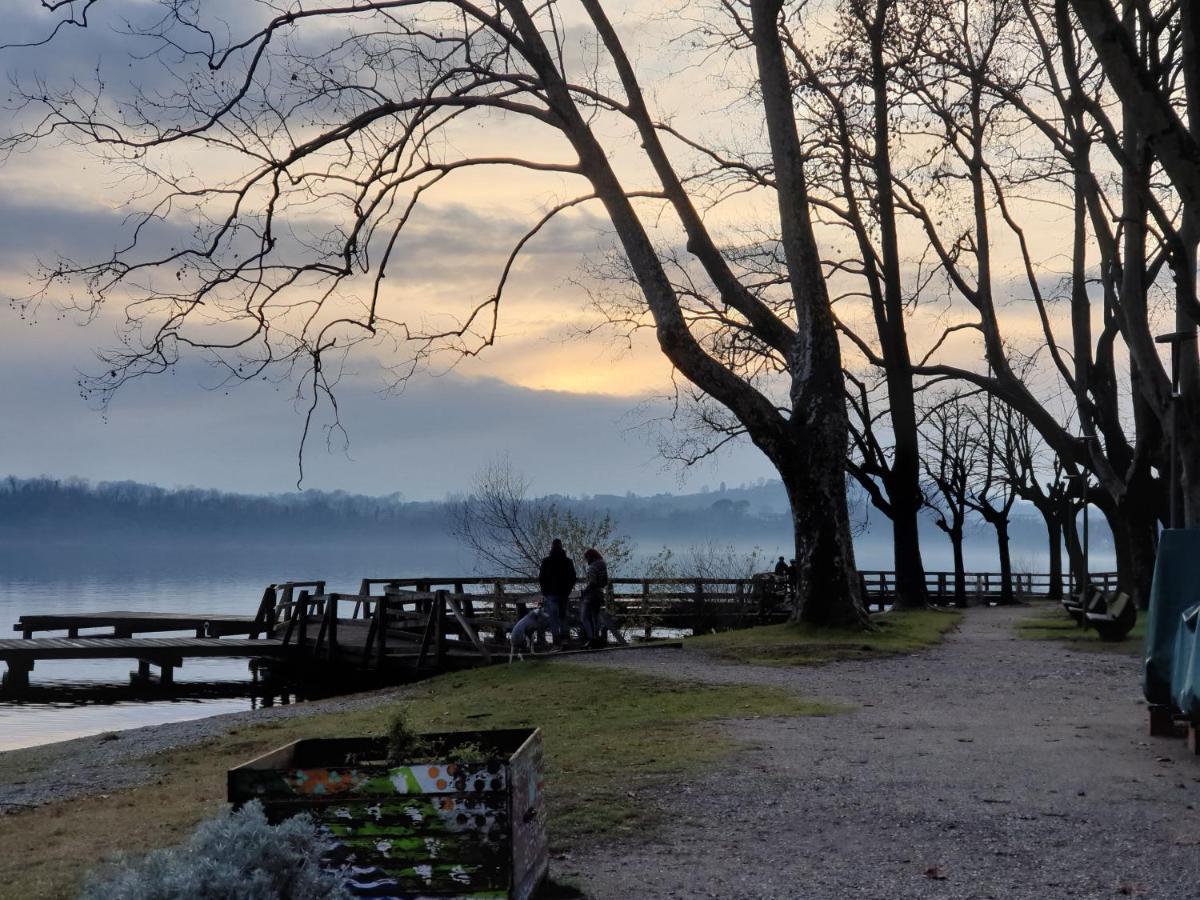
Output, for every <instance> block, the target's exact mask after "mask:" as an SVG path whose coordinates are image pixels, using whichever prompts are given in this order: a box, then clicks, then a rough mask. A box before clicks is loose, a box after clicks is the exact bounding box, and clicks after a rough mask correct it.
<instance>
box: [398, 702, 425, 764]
mask: <svg viewBox="0 0 1200 900" xmlns="http://www.w3.org/2000/svg"><path fill="white" fill-rule="evenodd" d="M432 749H433V748H431V747H430V746H429V742H428V741H426V740H425V739H424V738H423V737H421V735H419V734H417V732H416V730H415V729H414V728H413V727H412V723H411V722H410V721H409V719H408V713H407V712H406V711H405V710H403V709H401V710H398V711H397V712H396V714H395V715H394V716H392V719H391V721H390V722H389V723H388V747H387V762H388V765H389V766H398V765H400V764H401V763H404V762H408V761H410V760H414V759H420V758H422V757H424V756H428V755H429V753H430V751H431V750H432Z"/></svg>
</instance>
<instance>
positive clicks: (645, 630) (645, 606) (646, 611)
mask: <svg viewBox="0 0 1200 900" xmlns="http://www.w3.org/2000/svg"><path fill="white" fill-rule="evenodd" d="M650 632H651V628H650V582H649V581H647V580H646V579H644V578H643V579H642V639H643V640H647V641H648V640H650Z"/></svg>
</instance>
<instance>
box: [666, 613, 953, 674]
mask: <svg viewBox="0 0 1200 900" xmlns="http://www.w3.org/2000/svg"><path fill="white" fill-rule="evenodd" d="M961 619H962V614H961V613H959V612H955V611H953V610H938V609H922V610H904V611H893V612H887V613H880V614H878V615H875V616H872V617H871V622H872V624H873V625H874V626H875V627H874V629H873V630H871V631H854V630H851V629H845V628H817V627H815V626H813V625H805V624H800V625H763V626H760V627H758V628H743V629H739V630H736V631H723V632H719V633H717V634H706V635H701V636H699V637H694V638H688V640H687V646H688V647H692V648H696V649H699V650H703V651H705V652H706V653H710V654H712V655H714V656H716V657H717V658H719V659H724V660H729V661H733V662H741V663H752V664H754V665H760V666H807V665H814V664H818V663H825V662H831V661H833V660H837V659H873V658H876V657H882V656H895V655H897V654H901V653H915V652H917V651H919V650H924V649H926V648H927V647H932V646H934V645H935V644H939V643H941V641H942V638H943V637H944V636H945V634H946V633H947V632H949V631H952V630H954V629H955V628H956V627H957V626H958V623H959V622H960V621H961Z"/></svg>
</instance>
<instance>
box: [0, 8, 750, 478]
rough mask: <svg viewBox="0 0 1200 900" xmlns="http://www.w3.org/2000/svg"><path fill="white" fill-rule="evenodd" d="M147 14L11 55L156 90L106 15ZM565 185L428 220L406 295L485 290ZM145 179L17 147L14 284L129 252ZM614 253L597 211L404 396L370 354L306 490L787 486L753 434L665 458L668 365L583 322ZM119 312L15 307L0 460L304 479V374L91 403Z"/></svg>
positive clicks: (8, 254) (491, 188)
mask: <svg viewBox="0 0 1200 900" xmlns="http://www.w3.org/2000/svg"><path fill="white" fill-rule="evenodd" d="M140 6H141V10H139V4H137V3H134V2H132V0H128V2H127V0H120V2H118V0H113V2H110V3H108V4H106V5H105V7H99V8H97V10H96V13H95V14H94V19H95V21H94V23H93V25H94V27H92V28H91V29H89V31H88V32H87V33H82V32H78V31H69V32H64V33H62V34H60V35H59V39H58V40H59V44H57V45H56V47H57V50H58V52H54V53H48V52H46V51H45V49H44V48H34V49H25V50H22V49H10V50H7V51H5V52H3V54H0V65H2V66H3V68H4V70H5V74H6V75H7V76H8V77H9V78H10V79H17V80H24V81H26V82H28V80H29V79H30V78H33V77H44V78H47V79H49V81H50V82H51V83H54V81H55V79H59V80H61V79H63V78H65V77H79V78H81V79H83V80H86V79H87V77H88V75H89V74H90V70H91V68H92V67H93V66H95V65H97V64H99V65H100V66H102V67H103V68H102V70H103V71H105V72H106V73H107V72H112V71H115V72H116V73H117V74H116V76H115V77H112V76H106V77H107V78H108V86H109V90H110V91H113V92H115V94H117V95H118V96H119V95H121V94H122V93H123V92H128V91H129V90H131V85H133V84H136V85H137V86H138V87H140V88H142V89H144V90H153V89H155V88H156V87H159V86H161V85H163V84H164V81H163V79H164V78H165V77H166V76H164V73H163V72H162V71H161V70H159V69H156V68H155V67H153V66H152V65H150V64H149V63H146V62H139V61H136V60H132V61H127V59H128V56H127V53H126V51H125V48H126V46H127V45H126V44H125V43H124V39H123V38H122V37H121V36H120V35H119V34H118V33H117V32H116V30H115V27H116V25H117V23H118V19H117V17H115V16H112V15H110V16H108V17H102V16H101V12H102V11H103V10H105V9H108V10H110V11H114V12H115V11H124V12H129V13H132V14H134V15H136V14H138V12H139V11H142V10H144V9H145V8H147V7H146V5H145V4H140ZM212 6H213V8H217V7H223V9H224V11H223V13H222V15H224V16H225V17H227V18H228V20H229V21H230V22H231V23H233V24H234V25H236V24H237V23H238V20H239V17H243V16H250V15H253V14H254V13H253V12H252V8H251V7H250V5H238V4H229V3H226V4H213V5H212ZM39 16H40V14H39V13H38V12H37V11H35V10H33V9H32V8H25V9H21V10H19V11H18V10H15V9H14V7H13V6H7V5H6V8H5V10H4V11H3V12H0V17H2V18H4V19H7V20H8V21H7V23H5V24H6V27H4V28H0V31H3V32H5V33H6V34H15V35H18V36H21V37H32V36H36V35H38V34H40V33H42V32H41V26H40V24H39ZM44 18H45V17H44V16H41V19H40V20H41V21H44ZM114 60H117V61H120V64H119V65H117V64H115V63H114ZM97 61H99V63H97ZM123 69H127V70H128V71H125V72H123V71H122V70H123ZM14 121H15V118H14ZM518 138H519V136H518ZM192 163H194V161H189V162H187V163H186V164H192ZM184 164H185V162H183V161H181V162H180V165H184ZM559 189H560V185H559V184H558V183H556V182H555V181H554V180H551V181H550V183H548V184H547V183H546V182H545V181H544V180H543V181H539V182H537V183H536V184H534V183H533V182H531V181H528V180H523V179H521V178H519V177H518V178H513V177H510V176H508V175H505V176H504V177H503V178H500V179H497V178H494V177H490V178H484V179H480V178H474V177H471V178H468V179H465V180H464V182H463V183H462V184H460V185H458V186H456V187H455V188H454V189H453V190H452V191H450V192H448V193H446V194H444V195H441V196H439V197H438V199H437V200H436V202H433V203H431V204H430V206H429V207H428V209H427V210H423V211H422V213H421V215H420V216H419V217H418V219H417V220H416V221H415V223H414V226H415V227H414V228H413V229H412V234H411V236H410V237H409V239H408V240H407V241H406V242H405V243H404V245H403V246H402V248H401V251H400V254H399V255H398V257H397V265H396V266H395V271H396V273H397V274H398V275H399V278H398V279H397V281H398V283H399V284H400V285H401V288H400V290H402V291H403V292H405V293H406V294H407V295H414V296H416V297H418V298H419V299H418V300H417V301H416V302H419V303H423V304H427V305H428V306H429V307H431V308H434V309H439V308H441V307H443V306H446V305H448V304H449V303H450V302H451V301H453V302H455V303H458V302H459V301H460V300H462V299H463V298H466V299H468V300H469V299H473V298H475V297H478V296H479V295H480V294H482V293H483V292H485V291H487V290H489V289H490V288H491V286H492V284H493V283H494V279H495V276H496V273H497V271H498V265H497V263H498V261H500V260H501V259H502V255H501V254H502V253H503V252H506V251H507V248H508V247H509V246H511V245H512V243H513V241H514V240H515V239H516V238H517V237H519V235H520V234H521V233H522V232H523V230H524V228H525V227H526V226H527V225H528V223H529V221H530V219H529V211H530V209H536V208H538V207H540V206H544V205H545V203H547V202H548V198H551V197H552V196H554V195H555V192H556V191H557V190H559ZM135 190H136V186H134V185H131V184H130V183H128V182H122V181H121V180H120V178H119V173H117V172H115V171H113V170H112V169H111V167H105V166H103V165H100V164H99V163H98V162H97V161H96V160H95V159H94V158H90V157H89V156H88V154H86V153H83V152H80V151H79V150H78V149H77V148H62V147H52V146H49V145H44V146H42V147H41V148H39V149H38V150H37V151H36V152H33V153H18V154H16V155H13V156H10V157H9V158H8V159H7V160H6V162H5V164H4V165H3V166H0V283H2V284H3V285H4V288H5V292H6V293H8V294H9V296H15V297H22V296H25V295H27V294H28V293H29V292H30V290H31V289H32V288H33V286H35V284H36V277H37V270H38V266H39V265H40V264H41V263H44V262H52V261H53V260H54V259H55V258H56V257H57V256H58V255H60V254H61V255H62V256H65V257H69V258H72V259H76V260H79V259H95V258H97V257H99V256H103V255H105V254H107V253H108V252H110V251H111V249H112V247H113V246H114V245H115V244H116V243H117V241H118V240H120V238H121V235H123V234H126V233H127V232H128V224H127V222H126V218H125V217H126V216H127V214H128V213H129V212H130V211H132V210H133V209H136V204H135V205H134V206H132V207H131V206H127V205H125V200H127V199H128V197H129V195H130V194H131V193H133V192H134V191H135ZM481 235H483V236H485V239H484V240H483V241H482V242H481V241H480V236H481ZM171 236H172V235H171V234H169V233H168V234H165V235H164V234H162V233H160V234H159V235H158V237H156V239H160V240H163V241H165V240H166V239H167V238H168V237H171ZM610 243H611V237H610V236H609V234H608V233H607V231H606V229H605V224H604V221H603V220H602V219H601V218H599V217H597V215H596V214H595V212H594V211H589V210H581V211H580V212H578V213H575V214H571V215H568V216H565V217H564V218H563V220H561V221H560V222H558V223H556V224H554V225H553V226H551V227H550V228H548V229H547V230H546V232H545V233H544V234H543V235H541V236H539V238H538V239H536V240H535V241H534V242H533V243H531V245H530V246H529V250H528V252H527V254H526V255H525V256H524V257H523V258H522V259H521V260H520V262H519V264H518V266H517V268H516V270H515V272H514V276H513V278H512V280H511V284H510V288H509V296H510V298H511V300H510V301H509V302H508V304H507V305H506V307H505V309H504V314H503V317H502V319H501V321H500V324H499V331H498V341H497V343H496V346H494V347H493V348H490V349H489V350H488V351H487V352H485V353H483V354H481V355H480V356H479V357H476V358H469V359H465V360H462V361H461V362H459V363H458V364H457V365H455V366H453V367H451V366H450V365H448V364H447V361H446V360H439V361H437V362H436V363H435V365H434V366H433V367H432V368H431V370H429V371H426V372H422V373H420V374H418V375H417V376H415V377H414V378H413V379H412V380H411V382H410V383H409V384H408V385H407V386H406V388H405V390H404V391H403V392H401V393H397V392H391V391H388V390H387V388H388V387H389V378H388V373H387V371H386V370H385V368H384V367H385V366H386V365H387V364H388V363H389V362H390V361H391V360H390V359H389V356H388V353H387V349H386V348H384V349H382V350H375V349H374V348H372V351H371V352H370V353H367V354H364V355H362V356H360V357H357V358H355V359H353V360H352V362H351V365H350V367H349V371H348V373H347V375H346V376H345V377H344V378H343V380H342V383H341V384H340V385H339V387H338V391H337V397H338V401H339V404H340V421H341V423H342V424H343V425H344V427H345V429H346V436H345V437H344V438H343V437H342V436H341V435H339V434H334V435H332V438H333V439H332V440H331V441H329V442H328V443H327V442H326V437H327V436H329V435H327V434H326V432H325V431H324V430H323V428H322V427H321V426H322V425H323V424H328V422H329V418H328V414H327V412H326V413H325V414H324V418H320V419H319V421H318V427H317V428H316V430H315V434H314V435H313V436H312V438H310V440H309V442H308V444H307V449H306V452H305V454H304V475H305V477H304V481H303V485H304V486H305V487H312V488H320V489H326V490H331V489H345V490H350V491H355V492H362V493H371V494H387V493H392V492H395V491H398V492H400V493H402V494H404V495H405V496H406V497H408V498H410V499H439V498H441V497H443V496H445V495H446V494H448V493H453V492H456V491H462V490H464V489H465V488H466V486H467V485H468V483H469V480H470V478H471V476H472V475H473V473H475V472H476V471H478V470H479V469H481V468H483V467H484V466H485V465H487V464H488V463H489V462H490V461H491V460H493V459H495V458H497V457H498V456H500V455H507V456H508V457H509V458H510V459H511V460H512V461H513V465H514V467H515V468H517V469H518V470H520V471H522V472H524V473H525V474H526V475H527V476H528V477H529V479H530V481H531V483H532V486H533V489H534V490H535V491H537V492H539V493H541V492H545V493H570V494H591V493H625V492H626V491H632V492H634V493H654V492H657V491H662V490H668V491H670V490H681V489H689V490H690V489H698V488H701V487H703V486H705V485H709V484H712V485H716V484H718V483H719V482H721V481H726V482H728V483H730V484H738V483H742V482H745V481H753V480H755V479H757V478H760V477H764V476H767V477H769V476H770V475H771V468H770V466H769V465H768V464H767V463H766V462H765V460H764V459H763V458H762V457H761V455H760V454H759V453H758V452H757V451H756V450H755V449H754V448H753V447H751V446H748V445H745V444H741V445H736V446H734V447H732V448H730V449H729V450H728V451H726V452H724V453H722V454H721V455H720V456H719V457H716V458H714V460H712V461H709V462H708V463H706V464H704V465H701V466H698V467H696V468H695V469H684V468H683V467H681V466H679V465H676V464H668V463H666V462H664V460H663V458H662V456H661V455H660V453H659V452H658V444H659V441H660V439H661V437H662V436H663V434H664V426H663V425H662V424H661V422H660V421H659V420H661V419H662V418H663V417H664V416H665V415H667V414H668V413H669V410H670V407H669V406H667V405H664V403H663V402H662V398H664V397H665V396H666V395H668V394H669V393H670V389H671V370H670V367H669V366H668V365H667V364H666V362H665V360H664V359H663V358H662V357H661V355H659V354H658V352H657V351H656V349H655V348H654V347H653V346H652V344H651V343H650V341H649V340H648V339H646V337H645V336H641V337H638V338H636V339H635V340H634V341H633V342H632V344H630V343H628V342H624V341H619V340H615V339H614V338H613V336H612V335H604V336H598V337H597V336H593V337H585V336H582V335H581V334H580V332H581V330H583V329H585V328H587V327H588V326H589V325H591V324H592V323H593V320H592V319H589V318H588V316H587V314H586V310H585V307H586V302H587V298H586V295H585V293H584V291H583V290H582V289H581V288H580V286H579V282H580V281H581V280H585V279H586V275H585V272H584V268H585V266H586V265H587V263H588V261H589V260H593V259H598V258H600V256H601V255H602V254H603V253H604V251H605V250H606V249H607V247H608V246H609V245H610ZM485 295H486V294H485ZM120 323H121V315H120V310H119V308H117V309H113V308H109V309H107V310H105V311H103V312H102V313H101V314H100V315H99V316H98V317H97V318H95V319H94V320H92V321H87V317H85V316H82V315H80V314H78V313H65V314H64V313H62V312H61V311H60V310H59V309H58V308H57V307H56V306H55V305H54V304H53V303H46V304H42V305H41V306H40V308H39V309H38V311H37V313H36V315H35V316H33V317H31V318H27V317H23V316H19V315H18V314H17V311H15V310H11V309H2V310H0V384H3V385H5V388H4V389H3V390H2V391H0V417H2V420H3V421H5V422H8V423H10V427H8V428H5V429H3V430H2V431H0V470H2V471H3V472H5V473H10V474H14V475H18V476H33V475H40V474H49V475H55V476H66V475H76V476H82V477H85V478H89V479H92V480H115V479H126V478H128V479H136V480H141V481H148V482H154V483H158V484H162V485H167V486H174V485H197V486H203V487H214V488H219V489H225V490H236V491H249V492H276V491H286V490H291V489H293V488H294V487H295V485H296V482H297V479H298V477H299V474H300V470H299V466H298V461H297V452H298V448H299V446H300V437H301V433H302V428H303V424H304V420H303V415H302V408H303V404H302V403H298V402H297V400H296V397H295V387H296V386H295V384H294V383H293V382H288V381H284V382H283V383H282V384H273V383H249V384H245V385H235V386H232V387H230V386H225V385H222V384H221V380H220V376H219V373H217V372H216V371H214V370H213V369H212V368H210V367H209V366H207V365H206V364H204V363H203V362H202V361H201V360H188V361H186V362H185V363H184V364H181V365H180V366H179V367H178V369H177V370H176V371H173V372H169V373H166V374H163V375H159V376H153V377H149V378H145V379H142V380H140V381H137V382H135V383H132V384H130V385H128V386H126V387H124V388H122V390H121V391H120V392H119V393H118V394H117V395H116V396H115V398H114V399H113V400H112V402H111V404H110V406H109V407H108V408H107V409H104V410H100V409H98V408H97V406H96V404H95V403H94V402H89V401H88V400H86V399H85V398H83V397H81V396H80V392H79V389H78V387H77V384H76V382H77V379H78V377H79V374H80V373H81V372H82V373H88V374H94V373H96V372H98V371H100V370H101V366H100V364H99V363H98V362H97V360H96V358H95V355H94V353H95V351H96V350H98V349H106V348H112V347H113V346H116V345H117V326H118V325H119V324H120Z"/></svg>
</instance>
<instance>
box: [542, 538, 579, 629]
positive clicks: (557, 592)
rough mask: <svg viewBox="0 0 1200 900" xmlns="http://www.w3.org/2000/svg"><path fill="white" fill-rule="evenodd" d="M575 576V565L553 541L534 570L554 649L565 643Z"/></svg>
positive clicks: (561, 546) (559, 543)
mask: <svg viewBox="0 0 1200 900" xmlns="http://www.w3.org/2000/svg"><path fill="white" fill-rule="evenodd" d="M577 581H579V575H578V574H577V573H576V571H575V562H574V560H572V559H571V557H569V556H567V551H566V550H564V549H563V545H562V541H560V540H559V539H558V538H555V539H554V540H553V542H551V544H550V555H549V556H547V557H546V558H545V559H543V560H542V566H541V568H540V569H539V570H538V584H539V586H540V587H541V589H542V608H543V609H544V610H545V611H546V615H548V616H549V617H550V633H551V634H552V635H554V649H555V650H561V649H562V648H563V647H564V646H566V643H567V598H569V597H570V596H571V591H573V590H575V583H576V582H577Z"/></svg>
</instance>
